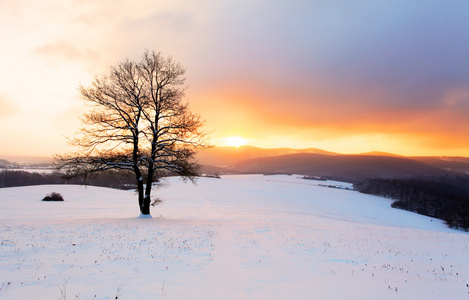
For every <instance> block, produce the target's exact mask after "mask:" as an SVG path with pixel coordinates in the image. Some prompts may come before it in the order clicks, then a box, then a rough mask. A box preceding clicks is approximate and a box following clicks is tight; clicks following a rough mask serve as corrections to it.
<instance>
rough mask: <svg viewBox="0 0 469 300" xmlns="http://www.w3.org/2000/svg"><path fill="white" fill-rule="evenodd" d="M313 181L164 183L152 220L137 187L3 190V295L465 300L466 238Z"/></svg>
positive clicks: (468, 273) (376, 200) (380, 201)
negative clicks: (54, 195)
mask: <svg viewBox="0 0 469 300" xmlns="http://www.w3.org/2000/svg"><path fill="white" fill-rule="evenodd" d="M326 183H327V185H342V186H345V187H346V186H347V184H345V183H339V182H326ZM321 184H322V185H323V184H324V181H314V180H303V179H300V178H299V177H298V176H286V175H277V176H260V175H258V176H256V175H246V176H222V178H221V179H213V178H200V179H199V180H198V183H197V185H192V184H191V183H184V182H182V181H179V180H177V179H176V178H171V179H169V180H168V184H167V185H165V187H164V188H161V189H157V190H154V193H155V195H158V197H160V198H161V199H163V200H164V203H163V204H161V205H158V206H156V207H153V208H152V214H153V218H149V219H142V218H139V213H140V212H139V207H138V200H137V195H136V194H135V193H134V192H131V191H121V190H113V189H107V188H98V187H87V188H85V187H80V186H73V185H54V186H51V185H43V186H30V187H16V188H3V189H0V207H1V210H0V240H1V244H0V299H159V298H166V299H378V298H379V299H443V298H447V299H463V298H466V297H468V295H469V294H468V292H469V288H468V287H467V286H466V285H467V284H468V283H469V249H468V245H469V235H468V233H466V232H461V231H456V230H452V229H449V228H447V227H446V225H445V224H444V223H443V222H442V221H440V220H436V219H432V218H428V217H425V216H420V215H417V214H413V213H410V212H406V211H402V210H397V209H393V208H391V207H390V203H391V202H392V201H391V200H389V199H385V198H380V197H375V196H370V195H364V194H360V193H358V192H355V191H351V190H344V189H333V188H326V187H321V186H319V185H321ZM51 192H58V193H60V194H61V195H62V196H63V197H64V199H65V201H64V202H42V201H40V200H41V199H42V198H43V197H44V196H45V195H46V194H49V193H51Z"/></svg>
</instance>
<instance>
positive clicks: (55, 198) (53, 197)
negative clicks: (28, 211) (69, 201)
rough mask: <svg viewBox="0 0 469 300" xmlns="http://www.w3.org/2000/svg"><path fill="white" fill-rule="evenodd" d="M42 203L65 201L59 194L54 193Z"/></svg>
mask: <svg viewBox="0 0 469 300" xmlns="http://www.w3.org/2000/svg"><path fill="white" fill-rule="evenodd" d="M42 201H64V198H63V197H62V195H60V194H59V193H55V192H53V193H50V194H49V195H47V196H45V197H44V198H43V199H42Z"/></svg>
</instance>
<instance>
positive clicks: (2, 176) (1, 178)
mask: <svg viewBox="0 0 469 300" xmlns="http://www.w3.org/2000/svg"><path fill="white" fill-rule="evenodd" d="M40 184H86V185H93V186H102V187H110V188H116V189H132V188H135V177H134V175H132V174H130V173H122V172H115V171H107V172H103V173H100V174H97V175H92V176H89V177H88V178H86V179H85V178H73V179H68V180H66V179H64V177H63V175H62V174H60V173H51V174H46V173H32V172H26V171H8V170H4V171H0V188H5V187H15V186H27V185H40Z"/></svg>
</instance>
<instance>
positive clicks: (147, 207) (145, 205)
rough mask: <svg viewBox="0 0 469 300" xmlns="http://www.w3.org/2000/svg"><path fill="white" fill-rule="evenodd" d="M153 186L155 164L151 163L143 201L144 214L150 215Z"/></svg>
mask: <svg viewBox="0 0 469 300" xmlns="http://www.w3.org/2000/svg"><path fill="white" fill-rule="evenodd" d="M152 184H153V163H150V164H149V166H148V175H147V186H146V187H145V197H144V199H143V206H142V210H141V212H142V214H143V215H149V214H150V204H151V198H150V195H151V188H152Z"/></svg>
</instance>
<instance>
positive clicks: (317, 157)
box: [0, 146, 469, 182]
mask: <svg viewBox="0 0 469 300" xmlns="http://www.w3.org/2000/svg"><path fill="white" fill-rule="evenodd" d="M197 159H198V160H199V163H200V164H201V165H202V170H201V171H202V173H205V174H214V173H218V174H254V173H256V174H273V173H288V174H301V175H308V176H320V177H329V178H335V179H342V180H344V181H349V182H353V181H356V180H363V179H366V178H402V177H428V176H445V175H455V174H469V158H468V157H432V156H414V157H404V156H400V155H396V154H392V153H386V152H368V153H363V154H356V155H348V154H340V153H334V152H329V151H324V150H321V149H316V148H307V149H291V148H273V149H270V148H258V147H253V146H240V147H238V148H237V147H214V148H211V149H208V150H205V151H202V152H200V153H198V154H197ZM9 162H16V163H19V164H21V165H33V164H46V165H47V164H51V163H52V158H49V157H32V156H1V155H0V168H1V167H2V166H3V167H8V165H9V164H10V163H9ZM13 164H15V163H13ZM10 167H11V165H10Z"/></svg>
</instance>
